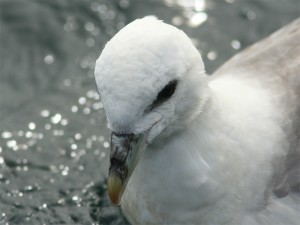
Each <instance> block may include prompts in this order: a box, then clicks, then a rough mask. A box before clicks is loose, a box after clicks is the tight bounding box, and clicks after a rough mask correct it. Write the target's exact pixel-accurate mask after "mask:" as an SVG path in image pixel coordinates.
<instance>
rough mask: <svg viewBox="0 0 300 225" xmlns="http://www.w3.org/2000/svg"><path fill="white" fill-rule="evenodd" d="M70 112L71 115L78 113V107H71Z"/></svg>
mask: <svg viewBox="0 0 300 225" xmlns="http://www.w3.org/2000/svg"><path fill="white" fill-rule="evenodd" d="M71 111H72V112H73V113H76V112H78V107H77V106H76V105H73V106H72V107H71Z"/></svg>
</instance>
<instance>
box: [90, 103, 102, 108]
mask: <svg viewBox="0 0 300 225" xmlns="http://www.w3.org/2000/svg"><path fill="white" fill-rule="evenodd" d="M92 108H93V109H94V110H99V109H102V108H103V104H102V102H96V103H94V104H93V106H92Z"/></svg>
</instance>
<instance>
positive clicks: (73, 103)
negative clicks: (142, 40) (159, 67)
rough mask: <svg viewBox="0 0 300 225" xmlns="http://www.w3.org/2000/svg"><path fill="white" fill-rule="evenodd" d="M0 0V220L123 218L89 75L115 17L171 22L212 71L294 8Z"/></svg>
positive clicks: (193, 0)
mask: <svg viewBox="0 0 300 225" xmlns="http://www.w3.org/2000/svg"><path fill="white" fill-rule="evenodd" d="M0 4H1V13H0V16H1V21H0V23H1V24H0V27H1V29H0V33H1V43H0V45H1V48H0V54H1V60H0V68H1V82H0V94H1V95H0V96H1V98H0V104H1V113H0V117H1V130H0V134H1V136H0V224H2V223H4V224H5V223H9V224H74V223H77V224H126V221H125V220H124V218H123V217H122V215H121V212H120V210H119V209H118V208H114V207H112V206H111V204H110V202H109V201H108V198H107V194H106V182H105V179H106V174H107V167H108V155H109V147H110V145H109V133H108V131H107V128H106V122H105V114H104V111H103V105H102V103H101V99H100V97H99V95H98V93H97V91H96V87H95V84H94V76H93V69H94V63H95V60H96V58H97V57H98V55H99V53H100V51H101V49H102V48H103V46H104V44H105V43H106V41H107V40H109V38H110V37H112V36H113V35H114V34H115V33H116V32H117V31H118V30H120V29H121V28H122V27H124V26H125V24H127V23H128V22H130V21H131V20H133V19H135V18H138V17H142V16H146V15H149V14H155V15H157V16H158V17H159V18H161V19H164V20H165V21H166V22H168V23H171V24H174V25H176V26H178V27H179V28H181V29H183V30H184V31H185V32H186V33H187V34H188V35H189V36H190V37H191V39H192V41H193V43H194V44H195V46H196V47H197V48H198V49H199V51H200V52H201V53H202V56H203V59H204V61H205V63H206V65H207V71H208V72H212V71H213V70H215V69H216V68H217V67H218V66H219V65H220V64H221V63H223V62H224V61H225V60H226V59H228V58H229V57H230V56H231V55H233V54H234V53H236V52H237V50H240V49H242V48H244V47H246V46H247V45H249V44H250V43H252V42H254V41H256V40H259V39H261V38H262V37H264V36H266V35H267V34H269V33H271V32H272V31H274V30H275V29H276V28H279V27H281V26H282V25H284V24H286V23H287V22H288V21H290V20H291V19H293V18H295V17H297V16H298V11H297V9H296V8H297V7H295V5H296V4H298V2H297V0H289V1H284V3H281V1H279V0H278V1H277V3H276V4H275V3H273V2H272V7H269V5H270V3H269V2H268V1H267V0H266V1H262V2H261V4H263V5H264V6H265V7H264V8H265V9H264V11H263V9H261V8H259V5H255V4H254V3H250V1H238V0H226V1H218V0H215V1H205V0H189V1H180V0H177V1H176V0H164V1H146V0H144V1H137V0H135V1H134V0H132V1H129V0H119V1H104V0H98V1H90V0H85V1H81V0H80V1H79V0H76V1H72V3H70V2H68V1H50V0H49V1H46V0H45V1H37V0H30V1H27V2H26V3H25V2H21V1H17V0H9V1H7V0H2V1H0ZM278 12H281V13H278ZM272 15H276V18H274V17H272ZM270 18H271V19H270Z"/></svg>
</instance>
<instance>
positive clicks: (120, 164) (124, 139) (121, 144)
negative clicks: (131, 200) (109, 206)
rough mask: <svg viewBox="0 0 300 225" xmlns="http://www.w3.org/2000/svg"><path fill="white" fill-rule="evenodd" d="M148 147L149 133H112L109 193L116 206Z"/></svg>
mask: <svg viewBox="0 0 300 225" xmlns="http://www.w3.org/2000/svg"><path fill="white" fill-rule="evenodd" d="M146 147H147V134H142V135H135V134H125V135H124V134H122V135H118V134H115V133H112V134H111V155H110V167H109V176H108V195H109V198H110V200H111V202H112V203H113V204H114V205H115V206H118V205H120V202H121V197H122V194H123V192H124V190H125V188H126V185H127V183H128V181H129V179H130V176H131V174H132V172H133V170H134V169H135V167H136V165H137V163H138V161H139V159H140V157H141V156H142V153H143V152H144V150H145V149H146Z"/></svg>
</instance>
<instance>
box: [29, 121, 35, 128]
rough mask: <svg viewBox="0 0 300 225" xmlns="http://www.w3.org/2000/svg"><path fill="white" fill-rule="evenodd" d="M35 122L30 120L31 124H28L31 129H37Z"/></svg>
mask: <svg viewBox="0 0 300 225" xmlns="http://www.w3.org/2000/svg"><path fill="white" fill-rule="evenodd" d="M35 127H36V126H35V123H34V122H30V123H29V124H28V128H29V129H30V130H34V129H35Z"/></svg>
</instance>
